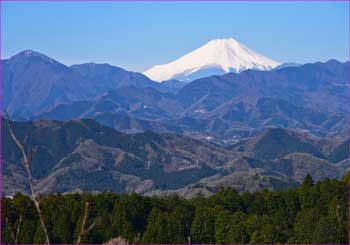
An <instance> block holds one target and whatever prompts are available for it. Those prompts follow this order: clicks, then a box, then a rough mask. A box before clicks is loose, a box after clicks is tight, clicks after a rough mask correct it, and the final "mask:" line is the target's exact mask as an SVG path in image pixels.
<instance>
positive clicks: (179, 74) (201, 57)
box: [143, 38, 281, 82]
mask: <svg viewBox="0 0 350 245" xmlns="http://www.w3.org/2000/svg"><path fill="white" fill-rule="evenodd" d="M279 65H281V63H279V62H276V61H274V60H272V59H269V58H267V57H265V56H263V55H261V54H259V53H257V52H255V51H253V50H251V49H249V48H248V47H246V46H245V45H243V44H241V43H239V42H238V41H236V40H235V39H233V38H227V39H215V40H212V41H209V42H208V43H206V44H205V45H203V46H201V47H200V48H197V49H195V50H193V51H192V52H190V53H188V54H185V55H184V56H182V57H181V58H179V59H177V60H175V61H173V62H170V63H168V64H164V65H156V66H154V67H152V68H150V69H149V70H147V71H145V72H144V73H143V74H144V75H146V76H147V77H149V78H150V79H152V80H154V81H158V82H162V81H166V80H179V81H182V82H190V81H192V80H195V79H198V78H202V77H207V76H212V75H223V74H226V73H228V72H235V73H239V72H241V71H244V70H247V69H254V70H271V69H273V68H275V67H277V66H279Z"/></svg>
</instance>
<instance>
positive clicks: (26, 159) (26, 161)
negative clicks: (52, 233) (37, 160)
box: [4, 111, 50, 244]
mask: <svg viewBox="0 0 350 245" xmlns="http://www.w3.org/2000/svg"><path fill="white" fill-rule="evenodd" d="M4 115H5V119H6V122H7V126H8V129H9V132H10V135H11V138H12V139H13V141H14V142H15V143H16V145H17V146H18V148H19V149H20V150H21V153H22V157H23V164H24V168H25V169H26V172H27V175H28V181H29V187H30V191H31V194H32V198H33V201H34V205H35V208H36V211H37V213H38V216H39V220H40V224H41V227H42V229H43V231H44V235H45V243H46V244H50V239H49V235H48V232H47V229H46V226H45V222H44V218H43V215H42V212H41V208H40V204H39V202H38V200H37V194H36V191H35V189H34V185H33V177H32V172H31V163H32V159H33V156H34V155H35V153H36V151H37V147H33V148H32V149H31V150H30V153H29V155H27V154H26V152H25V149H24V146H23V144H21V142H20V141H19V140H18V139H17V137H16V135H15V134H14V132H13V130H12V126H11V123H10V120H9V117H8V114H7V112H6V111H5V113H4Z"/></svg>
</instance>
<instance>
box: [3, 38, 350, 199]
mask: <svg viewBox="0 0 350 245" xmlns="http://www.w3.org/2000/svg"><path fill="white" fill-rule="evenodd" d="M205 54H207V56H206V57H207V59H204V58H201V59H197V58H198V57H201V55H205ZM248 54H249V55H248ZM236 56H237V57H236ZM191 57H192V58H193V57H195V60H197V61H198V62H199V61H200V62H199V63H196V62H191V59H190V58H191ZM196 57H197V58H196ZM246 58H247V59H246ZM193 59H194V58H193ZM214 61H215V62H214ZM234 61H235V62H236V61H237V62H238V63H237V62H236V63H235V62H234ZM243 61H244V62H243ZM260 61H261V62H260ZM186 62H190V63H191V64H192V65H193V67H190V66H188V69H187V70H186V72H185V73H184V72H182V73H181V75H179V74H180V73H176V74H175V73H174V74H175V75H174V74H173V75H171V76H169V77H166V78H164V80H166V81H164V82H161V83H159V82H158V81H161V80H163V78H161V79H158V78H157V79H156V80H157V81H154V80H151V79H150V78H152V76H151V75H149V74H148V73H147V72H146V73H145V74H148V76H149V77H150V78H149V77H148V76H146V75H145V74H141V73H137V72H132V71H127V70H125V69H122V68H119V67H115V66H112V65H109V64H95V63H86V64H78V65H72V66H66V65H64V64H62V63H60V62H59V61H56V60H54V59H52V58H50V57H48V56H46V55H44V54H41V53H38V52H35V51H32V50H26V51H23V52H20V53H19V54H17V55H15V56H13V57H11V58H9V59H6V60H2V61H1V68H2V84H3V101H2V102H3V107H4V109H6V110H7V111H8V113H9V115H10V118H11V120H12V124H13V128H14V131H15V133H16V135H18V137H19V138H20V139H21V140H24V139H26V146H27V147H30V146H34V145H37V146H38V154H37V155H36V157H35V159H34V162H33V166H32V167H33V175H34V179H35V182H36V185H37V187H38V189H39V190H40V191H41V192H42V193H51V192H74V191H84V190H89V191H104V190H112V191H115V192H120V193H122V192H132V191H134V192H138V193H142V194H145V195H154V194H155V195H164V194H172V193H177V194H180V195H183V196H187V197H188V196H193V195H196V194H203V195H209V194H211V193H214V192H215V191H216V190H218V188H220V186H233V187H235V188H236V189H237V190H239V191H254V190H261V189H263V188H270V189H283V188H288V187H293V186H296V185H298V184H299V183H300V182H301V181H302V179H303V177H304V176H305V174H306V173H308V172H309V173H310V174H311V175H312V176H313V178H315V179H316V180H319V179H323V178H325V177H328V178H340V177H341V176H342V175H343V174H344V173H345V171H346V169H347V168H348V166H347V159H348V158H349V150H348V143H349V137H348V133H347V127H348V123H347V115H348V113H349V107H348V106H347V105H348V104H347V103H348V101H349V97H348V95H349V92H350V91H349V89H350V83H349V79H348V78H349V74H350V63H349V62H344V63H342V62H339V61H336V60H329V61H327V62H323V63H322V62H316V63H310V64H304V65H299V64H292V63H290V64H280V63H278V62H274V61H272V60H270V59H268V58H265V57H263V56H261V55H258V54H257V53H255V52H253V51H251V50H250V49H248V48H246V47H245V46H244V45H242V44H240V43H238V42H237V41H235V40H234V39H225V40H214V41H211V42H209V43H208V44H206V45H204V46H203V47H201V48H199V49H197V50H195V51H193V52H192V53H190V54H189V55H185V56H184V57H183V58H181V59H179V60H178V61H176V62H173V63H175V65H176V67H180V68H181V67H182V66H186V64H187V63H186ZM206 62H208V63H206ZM213 62H214V63H215V65H211V64H214V63H213ZM242 62H243V63H242ZM259 62H260V63H259ZM171 64H172V63H171ZM179 64H180V65H179ZM213 67H214V68H215V69H214V70H211V69H212V68H213ZM218 67H219V68H220V69H221V71H220V72H219V73H216V70H217V68H218ZM168 68H169V69H170V68H171V69H170V70H171V71H174V70H173V65H166V66H161V67H158V68H157V69H153V71H156V73H157V72H160V73H161V74H168V73H167V72H165V71H164V72H163V69H168ZM207 68H208V69H207ZM158 69H159V70H158ZM181 69H182V68H181ZM157 70H158V71H157ZM177 71H178V70H176V72H177ZM203 71H205V72H203ZM198 72H199V73H198ZM169 74H170V73H169ZM200 74H202V75H203V74H204V76H205V77H201V75H200ZM197 77H201V78H199V79H196V78H197ZM153 79H155V78H153ZM2 132H3V134H2V135H3V161H4V164H3V182H4V183H3V186H4V190H3V192H4V193H5V194H6V195H12V194H13V193H15V192H16V191H21V192H28V186H27V184H26V179H25V176H26V175H25V170H24V169H23V167H22V165H21V156H20V152H19V151H18V150H17V148H16V146H15V145H14V143H13V142H12V140H11V139H10V137H9V134H8V129H7V128H6V124H5V123H2ZM28 149H29V148H28Z"/></svg>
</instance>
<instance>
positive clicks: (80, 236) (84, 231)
mask: <svg viewBox="0 0 350 245" xmlns="http://www.w3.org/2000/svg"><path fill="white" fill-rule="evenodd" d="M89 208H90V204H89V202H86V203H85V209H84V217H83V222H82V223H81V228H80V233H79V235H78V239H77V242H76V243H77V244H80V242H81V238H82V236H84V235H85V234H86V233H88V232H89V231H90V230H91V229H92V228H93V227H94V226H95V222H93V223H92V224H91V225H90V226H89V227H88V228H87V229H85V226H86V220H87V218H88V214H89Z"/></svg>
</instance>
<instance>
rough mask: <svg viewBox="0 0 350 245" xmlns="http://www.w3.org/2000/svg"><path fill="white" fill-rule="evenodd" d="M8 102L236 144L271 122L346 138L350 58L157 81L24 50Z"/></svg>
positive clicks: (8, 74) (8, 70) (41, 114)
mask: <svg viewBox="0 0 350 245" xmlns="http://www.w3.org/2000/svg"><path fill="white" fill-rule="evenodd" d="M1 62H2V69H3V87H4V98H3V106H4V109H6V110H7V111H8V112H9V114H10V115H11V117H12V118H13V119H16V120H38V119H54V120H70V119H76V118H90V119H94V120H96V121H98V122H99V123H101V124H104V125H106V126H109V127H112V128H115V129H117V130H119V131H123V132H127V133H137V132H143V131H147V130H150V131H154V132H173V133H177V134H183V135H189V136H191V137H195V138H200V139H205V138H210V139H212V140H213V141H215V142H218V143H225V144H226V143H234V142H236V141H237V140H238V139H242V138H245V137H249V136H252V135H254V134H256V133H257V132H259V131H261V130H263V129H264V128H267V127H274V126H279V127H284V128H295V129H301V130H306V131H309V132H311V133H313V134H315V135H318V136H327V137H328V136H334V135H341V136H342V137H345V136H346V127H347V123H346V114H347V113H348V107H347V102H348V94H349V89H350V84H349V81H348V77H349V73H350V68H349V62H346V63H340V62H338V61H335V60H330V61H328V62H326V63H314V64H305V65H302V66H293V67H285V68H281V69H274V70H269V71H258V70H247V71H243V72H241V73H228V74H225V75H222V76H209V77H205V78H201V79H198V80H194V81H192V82H191V83H188V84H186V85H185V84H182V83H181V82H178V81H167V82H164V83H157V82H154V81H152V80H150V79H149V78H147V77H146V76H144V75H142V74H140V73H135V72H129V71H126V70H123V69H121V68H118V67H114V66H111V65H108V64H94V63H88V64H82V65H73V66H71V67H68V66H65V65H63V64H61V63H59V62H57V61H55V60H53V59H51V58H49V57H47V56H45V55H42V54H39V53H37V52H34V51H24V52H22V53H20V54H18V55H15V56H13V57H11V58H10V59H8V60H3V61H1Z"/></svg>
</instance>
